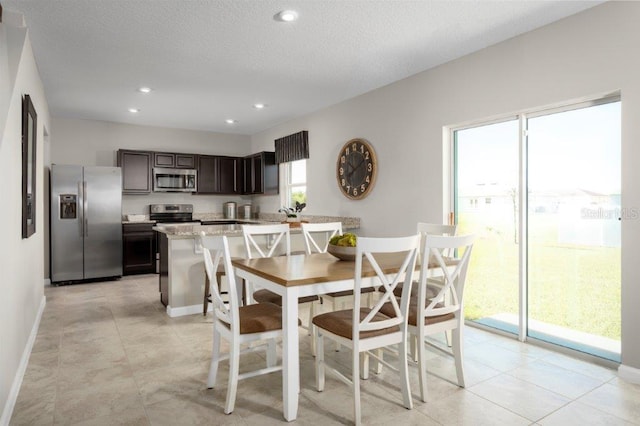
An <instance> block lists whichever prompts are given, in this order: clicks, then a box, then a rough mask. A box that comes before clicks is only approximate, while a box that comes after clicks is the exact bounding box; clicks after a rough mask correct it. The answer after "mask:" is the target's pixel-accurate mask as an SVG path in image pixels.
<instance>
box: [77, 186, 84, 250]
mask: <svg viewBox="0 0 640 426" xmlns="http://www.w3.org/2000/svg"><path fill="white" fill-rule="evenodd" d="M83 188H84V186H83V182H81V181H80V182H78V203H77V205H76V210H77V211H78V210H80V203H82V204H84V201H83V200H84V192H83ZM78 213H79V214H82V211H78ZM78 218H79V219H80V220H78V225H79V227H80V238H83V237H84V215H81V216H80V215H79V216H78Z"/></svg>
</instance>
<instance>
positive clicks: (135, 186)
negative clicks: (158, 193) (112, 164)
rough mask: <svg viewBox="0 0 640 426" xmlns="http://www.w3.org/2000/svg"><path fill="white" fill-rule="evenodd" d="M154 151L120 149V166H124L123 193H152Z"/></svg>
mask: <svg viewBox="0 0 640 426" xmlns="http://www.w3.org/2000/svg"><path fill="white" fill-rule="evenodd" d="M152 157H153V153H152V152H146V151H129V150H123V149H121V150H119V151H118V163H117V164H118V166H119V167H122V193H123V194H149V193H151V190H152V187H151V164H152Z"/></svg>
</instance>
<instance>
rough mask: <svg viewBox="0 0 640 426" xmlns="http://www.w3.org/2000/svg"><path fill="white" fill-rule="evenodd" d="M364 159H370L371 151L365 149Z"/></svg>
mask: <svg viewBox="0 0 640 426" xmlns="http://www.w3.org/2000/svg"><path fill="white" fill-rule="evenodd" d="M364 159H365V160H368V159H369V151H365V152H364ZM343 163H344V161H343Z"/></svg>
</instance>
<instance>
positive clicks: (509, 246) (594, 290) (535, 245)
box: [458, 213, 621, 341]
mask: <svg viewBox="0 0 640 426" xmlns="http://www.w3.org/2000/svg"><path fill="white" fill-rule="evenodd" d="M505 217H508V216H506V215H505ZM503 219H504V217H503ZM458 222H459V225H458V226H459V228H458V233H459V234H465V233H475V234H476V235H477V240H476V242H475V245H474V248H473V250H474V251H473V255H472V256H471V263H470V266H469V271H468V275H467V284H466V287H465V296H464V298H465V318H466V319H468V320H478V319H482V318H487V317H492V316H500V315H504V314H512V315H516V316H517V314H518V297H519V291H518V243H517V242H516V238H515V235H514V226H513V221H510V222H509V221H504V220H502V221H500V220H495V217H494V216H492V218H488V217H487V216H485V217H484V218H483V217H482V216H481V215H476V214H473V213H460V214H459V216H458ZM500 222H502V223H505V222H506V223H507V225H506V226H504V227H502V228H500V227H496V226H495V225H496V223H500ZM558 227H559V225H558V218H557V215H536V214H533V215H531V217H530V220H529V235H530V244H529V257H528V268H529V277H528V281H529V286H528V287H529V288H528V298H529V318H530V319H531V320H535V321H539V322H542V323H547V324H551V325H555V326H560V327H565V328H568V329H572V330H576V331H579V332H583V333H588V334H592V335H595V336H602V337H606V338H609V339H613V340H616V341H620V327H621V325H620V322H621V320H620V312H621V299H620V297H621V286H620V283H621V277H620V269H621V268H620V256H621V251H620V247H602V246H595V245H579V244H567V243H560V242H559V239H558Z"/></svg>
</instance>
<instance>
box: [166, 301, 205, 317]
mask: <svg viewBox="0 0 640 426" xmlns="http://www.w3.org/2000/svg"><path fill="white" fill-rule="evenodd" d="M211 310H212V305H211V304H209V307H208V309H207V312H211ZM194 314H202V304H200V305H190V306H180V307H179V308H172V307H171V305H167V315H169V316H170V317H171V318H175V317H183V316H185V315H194Z"/></svg>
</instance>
